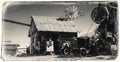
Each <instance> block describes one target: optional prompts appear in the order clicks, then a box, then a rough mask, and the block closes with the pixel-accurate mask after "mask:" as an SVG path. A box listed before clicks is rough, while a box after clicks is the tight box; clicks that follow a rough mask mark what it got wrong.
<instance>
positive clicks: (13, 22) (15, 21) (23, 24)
mask: <svg viewBox="0 0 120 62" xmlns="http://www.w3.org/2000/svg"><path fill="white" fill-rule="evenodd" d="M3 21H5V22H10V23H14V24H19V25H24V26H30V24H26V23H21V22H16V21H12V20H7V19H3Z"/></svg>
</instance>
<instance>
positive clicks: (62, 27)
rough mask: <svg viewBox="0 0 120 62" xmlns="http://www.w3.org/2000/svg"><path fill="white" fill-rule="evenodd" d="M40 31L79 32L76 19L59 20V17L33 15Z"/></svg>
mask: <svg viewBox="0 0 120 62" xmlns="http://www.w3.org/2000/svg"><path fill="white" fill-rule="evenodd" d="M32 18H33V21H34V22H35V25H36V27H37V29H38V31H56V32H77V28H76V27H75V23H74V21H58V20H57V18H58V17H45V16H32Z"/></svg>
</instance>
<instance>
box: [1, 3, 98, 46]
mask: <svg viewBox="0 0 120 62" xmlns="http://www.w3.org/2000/svg"><path fill="white" fill-rule="evenodd" d="M72 5H74V6H76V7H78V10H79V11H82V12H84V16H80V17H79V18H77V19H76V20H75V23H76V26H77V28H78V29H79V30H80V33H79V34H78V36H81V35H83V34H86V33H87V31H88V29H89V27H90V25H91V23H93V25H92V27H91V29H90V31H89V32H90V33H93V32H94V29H95V28H96V26H97V24H96V23H94V22H93V21H92V19H91V12H92V10H93V9H94V8H95V7H97V4H82V2H77V3H76V2H65V3H64V2H50V3H47V2H7V3H5V4H4V5H3V7H4V8H3V19H8V20H13V21H17V22H22V23H27V24H30V22H31V18H30V17H31V16H32V15H37V16H52V17H64V16H65V8H67V7H68V6H72ZM28 32H29V27H28V26H23V25H18V24H13V23H9V22H3V41H12V42H13V43H17V44H20V47H27V46H28V45H29V43H30V38H29V37H28Z"/></svg>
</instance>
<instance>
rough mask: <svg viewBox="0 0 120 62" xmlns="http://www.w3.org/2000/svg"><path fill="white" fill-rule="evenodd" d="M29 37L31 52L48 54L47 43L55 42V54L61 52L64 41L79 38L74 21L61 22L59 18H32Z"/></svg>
mask: <svg viewBox="0 0 120 62" xmlns="http://www.w3.org/2000/svg"><path fill="white" fill-rule="evenodd" d="M31 20H32V21H31V26H30V29H29V37H30V38H31V43H30V44H31V45H30V50H31V51H30V52H31V53H36V52H37V53H42V54H44V53H45V52H46V41H48V40H49V39H51V40H52V41H53V42H54V53H58V52H59V51H60V45H61V43H62V42H64V41H62V40H60V39H71V38H73V37H77V32H78V30H77V28H76V26H75V23H74V21H68V20H60V18H59V17H46V16H31Z"/></svg>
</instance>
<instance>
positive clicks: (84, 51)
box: [80, 49, 87, 57]
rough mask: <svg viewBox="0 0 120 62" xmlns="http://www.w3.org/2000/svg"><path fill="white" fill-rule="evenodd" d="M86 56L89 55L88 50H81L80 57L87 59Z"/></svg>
mask: <svg viewBox="0 0 120 62" xmlns="http://www.w3.org/2000/svg"><path fill="white" fill-rule="evenodd" d="M86 54H87V53H86V50H85V49H81V50H80V56H81V57H85V56H86Z"/></svg>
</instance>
